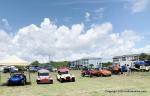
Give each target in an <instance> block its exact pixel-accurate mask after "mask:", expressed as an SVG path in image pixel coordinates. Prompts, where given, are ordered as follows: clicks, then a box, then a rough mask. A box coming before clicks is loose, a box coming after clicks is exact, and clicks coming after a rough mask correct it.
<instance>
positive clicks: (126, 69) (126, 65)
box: [119, 64, 131, 75]
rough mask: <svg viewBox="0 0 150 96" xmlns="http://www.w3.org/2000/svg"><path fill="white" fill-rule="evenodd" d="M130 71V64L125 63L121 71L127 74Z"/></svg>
mask: <svg viewBox="0 0 150 96" xmlns="http://www.w3.org/2000/svg"><path fill="white" fill-rule="evenodd" d="M119 66H120V65H119ZM130 71H131V70H130V66H129V65H128V64H124V65H122V66H120V72H121V74H123V75H127V74H128V73H129V72H130Z"/></svg>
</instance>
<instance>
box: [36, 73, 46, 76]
mask: <svg viewBox="0 0 150 96" xmlns="http://www.w3.org/2000/svg"><path fill="white" fill-rule="evenodd" d="M38 75H39V76H49V73H39V74H38Z"/></svg>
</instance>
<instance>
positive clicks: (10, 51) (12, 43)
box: [0, 18, 149, 60]
mask: <svg viewBox="0 0 150 96" xmlns="http://www.w3.org/2000/svg"><path fill="white" fill-rule="evenodd" d="M139 39H140V37H139V36H138V35H137V33H136V32H134V31H132V30H125V31H123V32H118V33H117V32H113V26H112V24H111V23H110V22H105V23H103V24H99V25H94V26H92V27H91V28H89V29H88V30H85V27H84V24H82V23H81V24H73V25H72V26H71V27H68V26H64V25H62V26H57V25H56V24H54V23H53V22H52V21H51V20H50V19H49V18H45V19H44V21H43V22H42V23H41V25H40V26H39V27H38V26H37V25H35V24H31V25H29V26H26V27H23V28H20V29H19V30H18V32H16V34H15V35H14V36H11V35H10V34H7V32H4V31H0V46H3V47H0V56H8V55H17V56H20V57H23V58H26V59H28V60H34V59H39V60H41V59H42V60H45V59H46V60H48V59H49V58H51V59H53V60H74V59H78V58H81V57H88V56H91V57H103V58H106V57H111V56H114V55H120V54H127V53H130V52H133V51H134V52H136V49H135V48H134V47H135V44H136V42H138V40H139ZM146 48H147V47H146ZM148 48H149V47H148ZM140 50H142V49H140Z"/></svg>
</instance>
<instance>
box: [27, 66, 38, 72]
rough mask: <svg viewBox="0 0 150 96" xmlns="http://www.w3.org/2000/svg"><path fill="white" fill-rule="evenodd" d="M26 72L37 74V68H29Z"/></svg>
mask: <svg viewBox="0 0 150 96" xmlns="http://www.w3.org/2000/svg"><path fill="white" fill-rule="evenodd" d="M28 70H29V71H30V72H37V68H36V67H34V66H30V67H29V68H28Z"/></svg>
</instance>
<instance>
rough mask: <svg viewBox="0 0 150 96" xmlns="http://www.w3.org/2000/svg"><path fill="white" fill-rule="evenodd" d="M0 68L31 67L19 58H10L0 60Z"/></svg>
mask: <svg viewBox="0 0 150 96" xmlns="http://www.w3.org/2000/svg"><path fill="white" fill-rule="evenodd" d="M0 66H29V62H28V61H25V60H23V59H21V58H19V57H17V56H10V57H8V58H5V59H2V60H0Z"/></svg>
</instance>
